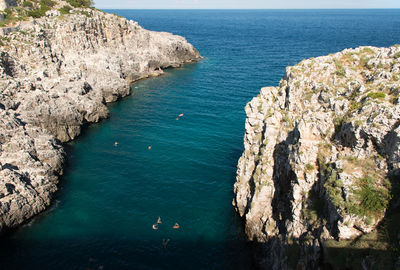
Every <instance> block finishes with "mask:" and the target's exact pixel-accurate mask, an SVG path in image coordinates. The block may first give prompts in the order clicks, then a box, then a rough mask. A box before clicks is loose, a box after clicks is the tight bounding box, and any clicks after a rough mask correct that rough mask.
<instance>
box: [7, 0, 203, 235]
mask: <svg viewBox="0 0 400 270" xmlns="http://www.w3.org/2000/svg"><path fill="white" fill-rule="evenodd" d="M61 4H66V3H65V2H62V3H61ZM61 4H60V5H61ZM60 5H58V6H60ZM58 6H57V7H58ZM61 6H62V5H61ZM46 14H47V16H45V17H42V18H40V19H35V20H33V19H31V20H30V21H28V22H22V23H21V24H20V25H19V29H20V30H19V31H18V32H12V33H10V34H8V35H7V36H6V37H5V38H3V45H2V46H1V49H0V115H1V117H0V231H1V230H2V229H4V228H10V227H14V226H16V225H18V224H20V223H22V222H23V221H25V220H26V219H28V218H30V217H32V216H33V215H35V214H37V213H39V212H40V211H43V210H44V209H45V208H46V207H47V206H48V205H49V204H50V200H51V195H52V194H53V193H54V192H55V191H56V190H57V181H58V177H59V175H61V174H62V164H63V160H64V152H63V148H62V145H61V143H62V142H67V141H70V140H72V139H74V138H76V137H77V136H78V135H79V134H80V132H81V127H82V125H84V124H86V123H90V122H98V121H99V120H100V119H103V118H106V117H107V116H108V109H107V107H106V103H107V102H113V101H116V100H118V99H119V98H121V97H124V96H126V95H128V94H130V84H131V83H132V82H133V81H135V80H139V79H142V78H146V77H148V76H157V75H160V74H162V72H163V71H162V70H161V69H162V68H167V67H178V66H180V65H182V64H183V63H187V62H191V61H195V60H197V59H199V58H200V55H199V53H198V51H197V50H196V49H195V48H194V47H193V46H192V45H191V44H189V43H188V42H187V41H186V40H185V39H184V38H183V37H180V36H175V35H172V34H169V33H162V32H152V31H147V30H145V29H143V28H142V27H140V26H139V25H138V24H137V23H136V22H133V21H128V20H126V19H124V18H121V17H118V16H116V15H111V14H106V13H103V12H101V11H98V10H94V9H73V10H72V11H71V14H68V15H60V13H59V12H58V11H57V10H53V11H49V12H47V13H46ZM158 68H161V69H158Z"/></svg>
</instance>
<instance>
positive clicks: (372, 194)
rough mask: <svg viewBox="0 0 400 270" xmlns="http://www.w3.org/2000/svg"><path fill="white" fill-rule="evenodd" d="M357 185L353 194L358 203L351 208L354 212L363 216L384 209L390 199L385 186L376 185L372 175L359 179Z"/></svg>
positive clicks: (377, 212)
mask: <svg viewBox="0 0 400 270" xmlns="http://www.w3.org/2000/svg"><path fill="white" fill-rule="evenodd" d="M359 187H360V188H359V189H358V190H356V191H355V195H356V198H357V199H358V200H359V202H360V203H359V204H357V205H356V206H355V207H354V208H353V209H352V212H353V213H354V214H358V215H361V216H364V215H374V214H379V213H382V212H383V211H385V209H386V208H387V206H388V204H389V200H390V194H389V192H388V190H387V189H386V188H382V187H377V186H376V180H375V179H374V178H372V177H364V178H362V179H360V181H359Z"/></svg>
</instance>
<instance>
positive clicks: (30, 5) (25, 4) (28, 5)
mask: <svg viewBox="0 0 400 270" xmlns="http://www.w3.org/2000/svg"><path fill="white" fill-rule="evenodd" d="M22 6H23V7H24V8H33V3H32V2H31V1H26V0H25V1H24V2H23V3H22Z"/></svg>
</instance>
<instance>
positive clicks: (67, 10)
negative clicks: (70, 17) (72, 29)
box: [58, 6, 72, 14]
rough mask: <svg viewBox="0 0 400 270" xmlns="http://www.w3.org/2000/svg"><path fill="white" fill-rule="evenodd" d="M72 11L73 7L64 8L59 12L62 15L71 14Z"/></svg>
mask: <svg viewBox="0 0 400 270" xmlns="http://www.w3.org/2000/svg"><path fill="white" fill-rule="evenodd" d="M71 10H72V7H70V6H63V7H62V8H60V9H59V10H58V11H60V13H61V14H69V12H70V11H71Z"/></svg>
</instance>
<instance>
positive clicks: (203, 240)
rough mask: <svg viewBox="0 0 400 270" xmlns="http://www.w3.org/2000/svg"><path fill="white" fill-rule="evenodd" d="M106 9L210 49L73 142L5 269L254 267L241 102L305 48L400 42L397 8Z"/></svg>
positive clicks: (7, 248)
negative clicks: (243, 186)
mask: <svg viewBox="0 0 400 270" xmlns="http://www.w3.org/2000/svg"><path fill="white" fill-rule="evenodd" d="M109 12H113V13H117V14H118V15H121V16H124V17H126V18H128V19H132V20H135V21H138V22H139V23H140V25H142V26H143V27H144V28H147V29H150V30H155V31H168V32H172V33H174V34H178V35H182V36H185V37H186V38H187V40H188V41H189V42H191V43H192V44H193V45H194V46H195V47H196V48H198V50H199V51H200V53H201V54H202V55H203V56H204V57H205V58H204V60H202V61H201V62H200V63H196V64H188V65H186V66H184V67H182V68H178V69H171V70H168V72H167V74H166V75H165V76H163V77H159V78H152V79H148V80H143V81H140V82H138V83H136V84H134V85H133V86H132V90H133V94H132V96H130V97H128V98H125V99H123V100H122V101H120V102H118V103H115V104H112V105H111V106H110V109H111V117H110V119H109V120H106V121H103V122H101V123H100V124H96V125H92V126H90V127H89V128H88V129H87V130H86V132H85V134H84V135H83V136H81V137H80V138H79V139H78V140H76V141H75V142H72V143H70V144H68V146H67V150H68V155H69V160H68V165H67V168H66V174H65V177H63V179H62V182H61V185H60V188H61V189H60V192H59V193H58V195H57V196H56V201H55V203H54V205H53V207H52V208H51V209H50V210H49V211H47V212H46V213H44V214H42V215H40V216H39V217H37V218H35V219H33V220H32V221H31V222H30V223H29V224H27V225H25V226H23V227H22V228H20V229H18V230H16V231H15V232H13V233H11V234H10V235H8V236H6V237H3V238H2V239H1V244H0V269H57V270H62V269H154V270H155V269H174V270H180V269H185V270H186V269H193V270H196V269H215V270H217V269H218V270H220V269H252V263H251V250H250V248H249V246H248V244H247V243H246V241H245V240H244V237H243V228H242V224H241V222H240V219H239V218H238V216H237V215H236V214H235V212H234V210H233V208H232V205H231V202H232V198H233V184H234V181H235V171H236V163H237V160H238V158H239V156H240V154H241V152H242V148H243V146H242V145H243V142H242V140H243V133H244V120H245V113H244V110H243V107H244V106H245V104H246V103H247V102H248V101H250V99H251V98H252V97H253V96H255V95H257V94H258V92H259V89H260V87H262V86H269V85H273V86H274V85H277V84H278V82H279V80H280V78H281V77H282V76H283V74H284V71H285V67H286V66H287V65H293V64H295V63H297V62H299V61H300V60H302V59H303V58H309V57H315V56H319V55H326V54H330V53H333V52H337V51H340V50H343V49H345V48H349V47H357V46H360V45H373V46H390V45H393V44H396V43H400V10H273V11H271V10H179V11H177V10H112V11H109ZM181 113H183V114H184V116H183V117H182V118H181V119H180V120H176V117H177V116H178V115H179V114H181ZM115 141H118V142H119V145H118V147H114V142H115ZM149 145H152V149H151V150H148V146H149ZM159 216H160V217H161V219H162V224H161V225H160V226H159V229H158V230H157V231H155V230H153V229H152V224H153V223H155V222H156V220H157V218H158V217H159ZM175 222H178V223H179V224H180V229H179V230H173V229H172V226H173V225H174V224H175ZM163 239H170V241H169V243H168V245H167V247H166V249H163V248H162V242H163Z"/></svg>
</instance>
